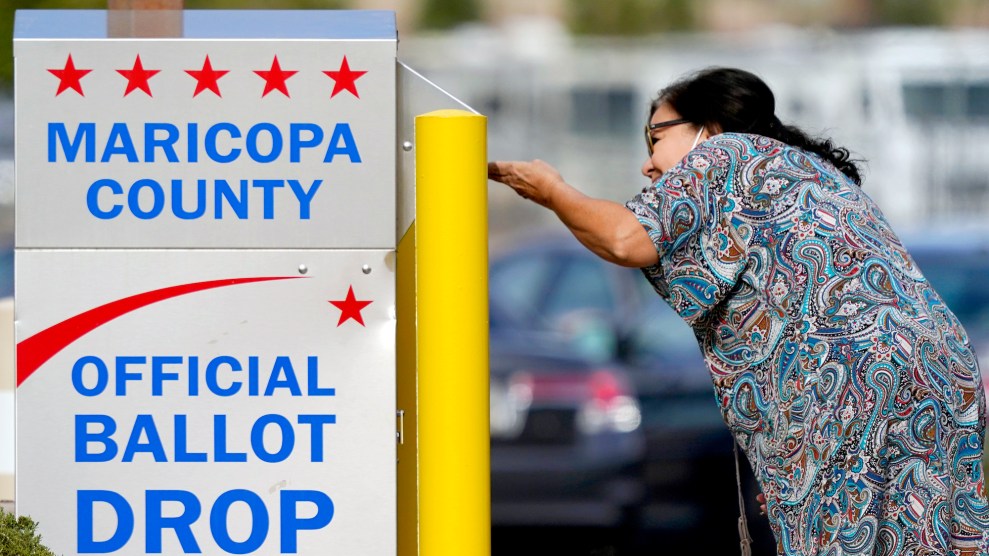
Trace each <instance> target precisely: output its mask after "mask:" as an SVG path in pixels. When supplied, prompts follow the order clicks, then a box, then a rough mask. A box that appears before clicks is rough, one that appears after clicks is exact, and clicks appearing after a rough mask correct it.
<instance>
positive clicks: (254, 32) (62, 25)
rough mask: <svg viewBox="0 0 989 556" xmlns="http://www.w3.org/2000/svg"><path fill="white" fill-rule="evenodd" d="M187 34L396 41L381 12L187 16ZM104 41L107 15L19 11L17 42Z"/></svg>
mask: <svg viewBox="0 0 989 556" xmlns="http://www.w3.org/2000/svg"><path fill="white" fill-rule="evenodd" d="M183 28H184V38H186V39H337V40H368V39H379V40H396V38H397V34H396V27H395V13H394V12H391V11H378V10H338V11H331V10H185V11H184V12H183ZM106 37H107V12H106V11H104V10H18V11H17V13H16V16H15V20H14V39H15V40H18V39H101V38H106ZM159 40H160V39H159ZM164 40H168V39H164Z"/></svg>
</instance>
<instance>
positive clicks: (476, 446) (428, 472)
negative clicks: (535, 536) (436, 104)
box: [415, 110, 491, 556]
mask: <svg viewBox="0 0 989 556" xmlns="http://www.w3.org/2000/svg"><path fill="white" fill-rule="evenodd" d="M486 127H487V119H486V118H485V117H484V116H480V115H477V114H472V113H470V112H466V111H461V110H439V111H436V112H430V113H428V114H424V115H422V116H418V117H417V118H416V122H415V151H416V159H415V160H416V220H415V242H416V248H415V251H416V312H417V326H416V328H417V337H418V342H417V343H418V349H417V356H418V364H417V366H418V404H417V405H418V407H417V411H418V423H417V428H418V431H417V432H418V435H417V436H418V448H419V554H422V555H424V556H488V555H490V553H491V478H490V475H491V471H490V468H491V463H490V455H491V454H490V444H489V442H490V440H489V438H490V429H489V409H488V406H489V403H490V394H489V376H488V248H487V237H488V225H487V224H488V223H487V135H486Z"/></svg>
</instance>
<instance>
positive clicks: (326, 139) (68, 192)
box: [15, 11, 396, 249]
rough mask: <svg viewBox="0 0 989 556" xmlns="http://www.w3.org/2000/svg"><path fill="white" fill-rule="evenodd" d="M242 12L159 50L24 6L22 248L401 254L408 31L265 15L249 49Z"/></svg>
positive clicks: (85, 19)
mask: <svg viewBox="0 0 989 556" xmlns="http://www.w3.org/2000/svg"><path fill="white" fill-rule="evenodd" d="M229 13H230V12H202V13H200V12H193V11H190V12H187V13H186V22H185V24H186V38H183V39H161V40H123V39H112V40H107V39H104V40H98V39H92V38H87V37H85V36H83V37H81V38H80V35H86V34H87V33H86V31H85V28H86V25H87V23H88V24H90V25H92V26H96V25H99V24H105V18H106V16H105V13H104V12H81V13H79V14H78V15H77V12H24V11H22V12H19V13H18V21H17V23H18V31H19V33H18V34H17V35H16V36H15V42H16V45H15V49H16V50H15V56H16V61H17V76H16V82H15V90H16V95H17V114H18V118H17V122H16V133H17V152H16V159H17V170H16V171H17V183H18V190H17V207H18V211H19V213H20V214H25V215H30V217H28V218H19V219H18V220H17V223H16V226H17V242H18V246H19V247H24V248H26V247H197V248H199V247H220V248H223V247H244V248H263V247H314V248H316V247H321V248H350V249H356V248H379V249H380V248H394V246H395V234H394V221H395V149H394V145H395V55H396V42H395V34H394V27H392V30H391V36H390V37H387V36H386V33H383V32H376V33H368V34H367V36H366V38H361V39H360V40H339V39H335V38H334V37H333V36H332V33H333V32H334V30H338V29H340V28H341V26H342V25H341V23H340V22H338V21H336V18H338V17H339V16H337V15H335V14H334V12H288V13H278V12H265V13H258V12H255V14H256V17H257V19H258V20H259V21H260V22H265V21H270V22H271V26H270V27H269V28H267V29H265V28H261V29H254V28H248V29H246V30H245V33H247V34H253V33H257V34H258V36H257V37H252V38H246V39H244V38H241V39H237V38H230V37H236V36H237V31H238V29H237V28H236V27H233V28H231V27H230V26H231V23H230V22H228V21H226V18H227V17H240V18H243V15H240V16H229V15H227V14H229ZM344 13H347V12H344ZM356 13H358V14H359V13H360V12H356ZM93 14H99V17H97V18H96V19H94V20H93V21H89V20H90V19H91V18H92V16H93ZM376 14H378V12H370V15H367V16H365V17H364V19H371V20H372V22H376V19H377V17H378V16H377V15H376ZM350 18H354V19H356V20H355V21H352V22H350V25H351V26H350V27H347V28H346V31H347V32H348V33H351V34H353V33H354V32H355V29H360V28H361V25H362V24H363V25H365V26H367V25H370V22H367V21H363V20H362V19H361V18H359V17H357V16H356V15H351V16H350ZM41 20H44V21H46V22H48V23H49V25H44V24H43V23H42V22H41ZM66 20H69V21H66ZM320 20H322V21H323V22H324V23H325V25H326V28H325V31H324V32H325V33H327V34H326V35H324V36H322V37H321V38H315V37H314V38H308V39H292V40H287V39H285V38H274V39H273V38H270V37H271V36H272V34H276V35H277V34H279V33H284V34H290V33H291V31H292V27H293V25H296V26H301V25H305V29H309V28H310V27H311V26H312V25H313V22H314V21H316V22H318V21H320ZM235 21H236V20H235ZM254 24H255V25H257V24H258V22H254ZM279 24H281V27H279ZM36 28H38V29H36ZM21 29H26V30H24V31H21ZM341 32H342V30H341ZM265 37H269V38H265ZM375 37H376V38H375Z"/></svg>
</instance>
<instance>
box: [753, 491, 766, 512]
mask: <svg viewBox="0 0 989 556" xmlns="http://www.w3.org/2000/svg"><path fill="white" fill-rule="evenodd" d="M755 500H756V502H758V503H759V515H766V511H767V509H768V508H766V495H765V494H763V493H761V492H760V493H759V494H757V495H756V497H755Z"/></svg>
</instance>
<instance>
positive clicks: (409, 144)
mask: <svg viewBox="0 0 989 556" xmlns="http://www.w3.org/2000/svg"><path fill="white" fill-rule="evenodd" d="M402 150H403V151H405V152H409V151H411V150H412V141H403V142H402Z"/></svg>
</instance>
